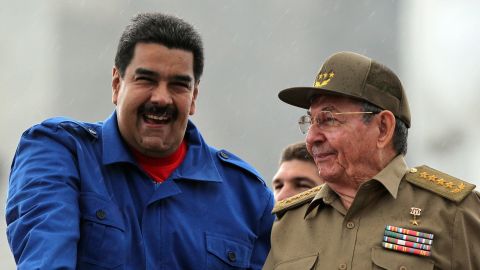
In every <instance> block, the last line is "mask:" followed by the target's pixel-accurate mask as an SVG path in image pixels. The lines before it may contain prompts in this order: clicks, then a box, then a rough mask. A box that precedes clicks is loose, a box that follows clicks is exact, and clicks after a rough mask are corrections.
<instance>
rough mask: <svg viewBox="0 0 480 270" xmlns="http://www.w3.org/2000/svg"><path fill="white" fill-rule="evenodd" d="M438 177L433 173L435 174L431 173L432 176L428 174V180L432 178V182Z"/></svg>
mask: <svg viewBox="0 0 480 270" xmlns="http://www.w3.org/2000/svg"><path fill="white" fill-rule="evenodd" d="M436 179H437V177H436V176H435V175H433V174H431V175H430V176H428V180H430V181H432V182H433V181H435V180H436Z"/></svg>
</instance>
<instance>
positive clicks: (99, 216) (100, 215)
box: [95, 209, 107, 220]
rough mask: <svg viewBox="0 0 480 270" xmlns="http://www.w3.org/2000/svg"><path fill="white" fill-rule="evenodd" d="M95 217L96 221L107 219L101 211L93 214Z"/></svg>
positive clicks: (105, 214)
mask: <svg viewBox="0 0 480 270" xmlns="http://www.w3.org/2000/svg"><path fill="white" fill-rule="evenodd" d="M95 215H96V216H97V218H98V219H100V220H103V219H105V218H106V217H107V213H106V212H105V211H103V210H101V209H100V210H97V212H96V213H95Z"/></svg>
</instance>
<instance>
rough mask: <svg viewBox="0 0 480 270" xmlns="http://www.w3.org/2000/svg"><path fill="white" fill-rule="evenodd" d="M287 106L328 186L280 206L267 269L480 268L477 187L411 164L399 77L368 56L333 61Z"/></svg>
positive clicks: (285, 96) (346, 55)
mask: <svg viewBox="0 0 480 270" xmlns="http://www.w3.org/2000/svg"><path fill="white" fill-rule="evenodd" d="M279 98H280V99H281V100H282V101H284V102H286V103H288V104H291V105H294V106H298V107H302V108H305V109H307V110H308V111H307V114H306V115H305V116H302V117H301V118H300V120H299V124H300V128H301V129H302V131H303V132H304V133H306V134H307V135H306V143H307V148H308V150H309V152H310V153H311V154H312V156H313V158H314V160H315V163H316V165H317V167H318V170H319V173H320V176H321V177H322V179H323V180H324V181H325V184H324V185H323V186H320V187H316V188H313V189H311V190H308V191H305V192H303V193H300V194H298V195H296V196H293V197H291V198H288V199H285V200H283V201H280V202H278V203H277V205H276V206H275V208H274V210H273V212H274V213H275V214H276V216H277V220H276V221H275V223H274V227H273V231H272V238H271V240H272V248H271V251H270V253H269V255H268V258H267V262H266V264H265V265H264V268H263V269H278V270H280V269H361V270H364V269H404V270H405V269H462V270H463V269H480V257H479V256H477V254H476V253H477V252H479V251H480V234H479V233H478V232H479V231H480V211H479V210H478V209H479V208H480V198H479V194H478V193H477V192H476V191H473V189H474V188H475V186H474V185H472V184H469V183H467V182H464V181H462V180H459V179H457V178H454V177H452V176H449V175H447V174H445V173H442V172H440V171H437V170H434V169H432V168H429V167H427V166H420V167H416V168H409V167H407V165H406V162H405V158H404V156H405V153H406V151H407V134H408V128H409V127H410V111H409V106H408V102H407V98H406V95H405V92H404V90H403V87H402V85H401V83H400V80H399V79H398V77H397V76H396V75H395V74H394V73H393V72H392V71H391V70H390V69H388V68H387V67H385V66H384V65H382V64H379V63H377V62H376V61H373V60H371V59H369V58H367V57H365V56H362V55H359V54H356V53H351V52H340V53H336V54H334V55H332V56H331V57H329V58H328V59H327V60H326V62H325V63H324V64H323V66H322V67H321V69H320V72H319V73H318V75H317V77H316V79H315V83H314V86H313V87H296V88H289V89H285V90H283V91H281V92H280V93H279Z"/></svg>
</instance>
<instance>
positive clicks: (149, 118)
mask: <svg viewBox="0 0 480 270" xmlns="http://www.w3.org/2000/svg"><path fill="white" fill-rule="evenodd" d="M143 120H144V121H145V123H147V124H153V125H162V124H168V123H170V122H171V121H172V120H173V116H172V115H171V114H168V113H163V114H152V113H145V114H143Z"/></svg>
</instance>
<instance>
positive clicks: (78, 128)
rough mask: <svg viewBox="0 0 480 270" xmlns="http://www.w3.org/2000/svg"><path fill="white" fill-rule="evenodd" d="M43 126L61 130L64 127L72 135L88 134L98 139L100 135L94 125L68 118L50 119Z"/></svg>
mask: <svg viewBox="0 0 480 270" xmlns="http://www.w3.org/2000/svg"><path fill="white" fill-rule="evenodd" d="M42 125H43V126H46V127H51V128H55V129H56V128H59V127H62V128H64V129H65V130H68V131H70V132H72V133H76V134H86V135H88V136H89V137H91V138H94V139H97V138H98V133H97V131H96V130H95V127H94V125H92V124H89V123H85V122H80V121H76V120H73V119H70V118H66V117H54V118H49V119H47V120H45V121H43V122H42Z"/></svg>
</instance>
